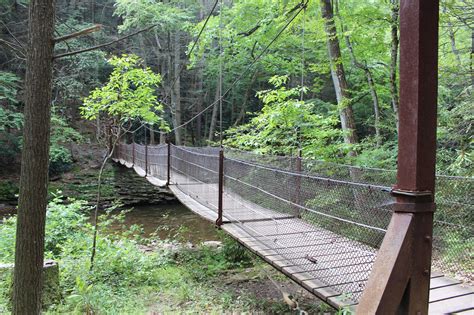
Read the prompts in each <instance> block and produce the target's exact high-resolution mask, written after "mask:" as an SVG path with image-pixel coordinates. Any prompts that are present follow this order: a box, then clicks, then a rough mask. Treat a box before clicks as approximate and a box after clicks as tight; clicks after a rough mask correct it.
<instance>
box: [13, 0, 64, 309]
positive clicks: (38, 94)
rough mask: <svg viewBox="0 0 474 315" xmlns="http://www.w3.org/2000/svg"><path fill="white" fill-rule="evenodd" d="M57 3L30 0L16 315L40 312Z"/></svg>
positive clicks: (15, 292) (18, 233)
mask: <svg viewBox="0 0 474 315" xmlns="http://www.w3.org/2000/svg"><path fill="white" fill-rule="evenodd" d="M54 18H55V3H54V0H31V1H30V4H29V25H28V31H29V37H28V51H27V69H26V80H25V100H26V102H25V110H24V115H25V122H24V130H23V152H22V158H21V176H20V197H19V201H18V217H17V230H16V247H15V271H14V289H13V314H39V313H40V311H41V294H42V281H43V258H44V236H45V221H46V206H47V194H48V191H47V187H48V165H49V138H50V125H51V96H52V67H53V62H52V60H53V48H54V42H53V36H54V33H53V32H54Z"/></svg>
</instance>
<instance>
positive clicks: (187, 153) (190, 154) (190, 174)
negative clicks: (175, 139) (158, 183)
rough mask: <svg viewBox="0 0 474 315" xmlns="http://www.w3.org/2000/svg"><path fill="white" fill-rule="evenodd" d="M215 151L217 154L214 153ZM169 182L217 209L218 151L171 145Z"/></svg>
mask: <svg viewBox="0 0 474 315" xmlns="http://www.w3.org/2000/svg"><path fill="white" fill-rule="evenodd" d="M215 152H217V154H216V153H215ZM171 170H172V172H171V182H172V184H174V185H177V186H178V188H179V189H180V190H181V191H182V192H184V193H185V194H187V195H188V196H190V197H192V198H193V199H195V200H196V201H198V202H199V203H201V204H203V205H204V206H207V207H208V208H210V209H212V210H217V203H218V183H219V155H218V151H210V150H209V148H203V150H201V151H200V150H198V149H197V148H194V149H192V150H189V148H185V147H179V146H175V145H172V146H171Z"/></svg>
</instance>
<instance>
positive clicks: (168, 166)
mask: <svg viewBox="0 0 474 315" xmlns="http://www.w3.org/2000/svg"><path fill="white" fill-rule="evenodd" d="M166 142H167V143H168V163H167V174H166V186H169V185H170V182H171V140H170V139H169V138H168V139H166Z"/></svg>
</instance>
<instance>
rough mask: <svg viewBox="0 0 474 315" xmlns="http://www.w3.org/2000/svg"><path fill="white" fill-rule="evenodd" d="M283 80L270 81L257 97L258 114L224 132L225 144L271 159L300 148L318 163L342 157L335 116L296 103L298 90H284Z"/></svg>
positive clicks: (284, 80)
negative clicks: (271, 87)
mask: <svg viewBox="0 0 474 315" xmlns="http://www.w3.org/2000/svg"><path fill="white" fill-rule="evenodd" d="M287 79H288V77H286V76H283V77H281V76H275V77H273V78H272V79H271V80H270V83H272V84H273V85H274V86H275V89H273V90H264V91H260V92H258V93H257V96H258V97H259V98H260V99H261V100H262V102H263V104H264V106H263V108H262V111H261V114H259V115H257V116H256V117H254V118H252V120H251V121H250V122H249V123H248V124H245V125H242V126H239V127H236V128H232V129H230V130H228V131H227V133H226V140H225V144H226V145H228V146H231V147H237V148H240V149H245V150H251V151H255V152H258V153H269V154H274V155H295V154H297V150H298V148H301V149H302V150H303V152H304V155H305V157H314V158H318V159H333V158H334V157H337V156H339V155H341V154H343V153H344V151H345V147H344V145H343V144H342V141H341V135H342V134H341V132H340V131H339V130H338V128H337V124H338V119H337V116H336V114H335V113H334V112H330V113H329V114H326V115H321V114H317V113H316V109H315V104H314V103H312V102H303V101H299V100H297V99H296V98H297V97H298V96H299V94H300V92H301V88H290V89H288V88H286V87H285V86H284V84H285V83H286V82H287Z"/></svg>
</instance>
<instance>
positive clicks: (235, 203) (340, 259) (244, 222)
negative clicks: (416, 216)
mask: <svg viewBox="0 0 474 315" xmlns="http://www.w3.org/2000/svg"><path fill="white" fill-rule="evenodd" d="M115 161H116V162H119V163H121V164H123V165H125V166H127V167H129V168H133V169H134V170H135V171H136V172H137V173H138V174H139V175H140V176H142V177H143V176H144V173H145V172H144V170H143V169H141V168H139V167H137V166H133V165H131V164H130V163H127V162H126V161H123V160H115ZM148 181H149V182H150V183H151V184H153V185H157V186H162V185H163V183H164V181H163V180H160V179H158V178H151V180H150V179H148ZM169 188H170V190H171V191H172V192H173V193H174V194H175V196H176V197H177V198H178V199H179V200H180V201H181V202H182V203H183V204H184V205H185V206H186V207H188V208H189V209H190V210H191V211H193V212H195V213H196V214H198V215H200V216H201V217H203V218H204V219H206V220H209V221H211V222H215V220H216V219H217V201H218V200H217V193H216V191H217V184H213V183H202V182H200V181H198V180H196V179H192V178H189V177H186V176H184V175H183V174H179V173H177V172H173V174H172V185H170V186H169ZM224 194H225V196H224V203H225V206H224V222H227V223H226V224H224V225H223V226H222V229H223V230H224V231H226V232H227V233H228V234H229V235H231V236H232V237H233V238H235V239H236V240H237V241H238V242H240V243H241V244H242V245H243V246H245V247H246V248H248V249H249V250H250V251H252V252H253V253H255V254H257V255H258V256H259V257H261V258H262V259H263V260H265V261H266V262H267V263H269V264H271V265H272V266H273V267H275V268H276V269H277V270H279V271H280V272H282V273H283V274H285V275H286V276H287V277H289V278H290V279H291V280H293V281H295V282H296V283H298V284H299V285H301V286H302V287H303V288H305V289H306V290H308V291H309V292H311V293H313V294H314V295H315V296H316V297H318V298H320V299H321V300H323V301H325V302H326V303H328V304H330V305H332V306H333V307H335V308H337V309H341V308H346V309H350V310H356V307H357V301H358V300H359V298H360V296H361V294H362V292H363V289H364V286H365V283H366V281H367V279H368V277H369V276H370V271H371V269H372V265H373V262H374V260H375V257H376V250H375V249H373V248H371V247H369V246H367V245H364V244H361V243H358V242H356V241H354V240H351V239H349V238H346V237H343V236H341V235H339V234H337V233H334V232H332V231H328V230H326V229H323V228H321V227H317V226H314V225H311V224H309V223H307V222H305V221H303V220H301V219H298V218H291V217H288V214H285V213H280V212H277V211H273V210H270V209H265V208H263V207H261V206H259V205H256V204H254V203H252V202H249V201H246V200H245V199H243V198H242V197H241V196H238V195H236V194H235V193H233V192H231V191H228V190H225V191H224ZM429 313H430V314H455V313H459V314H461V313H462V314H472V315H474V290H473V288H472V287H471V286H467V285H463V284H461V282H460V281H458V280H455V279H451V278H449V277H445V276H444V275H443V274H442V273H439V272H436V271H434V272H432V275H431V285H430V305H429Z"/></svg>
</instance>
